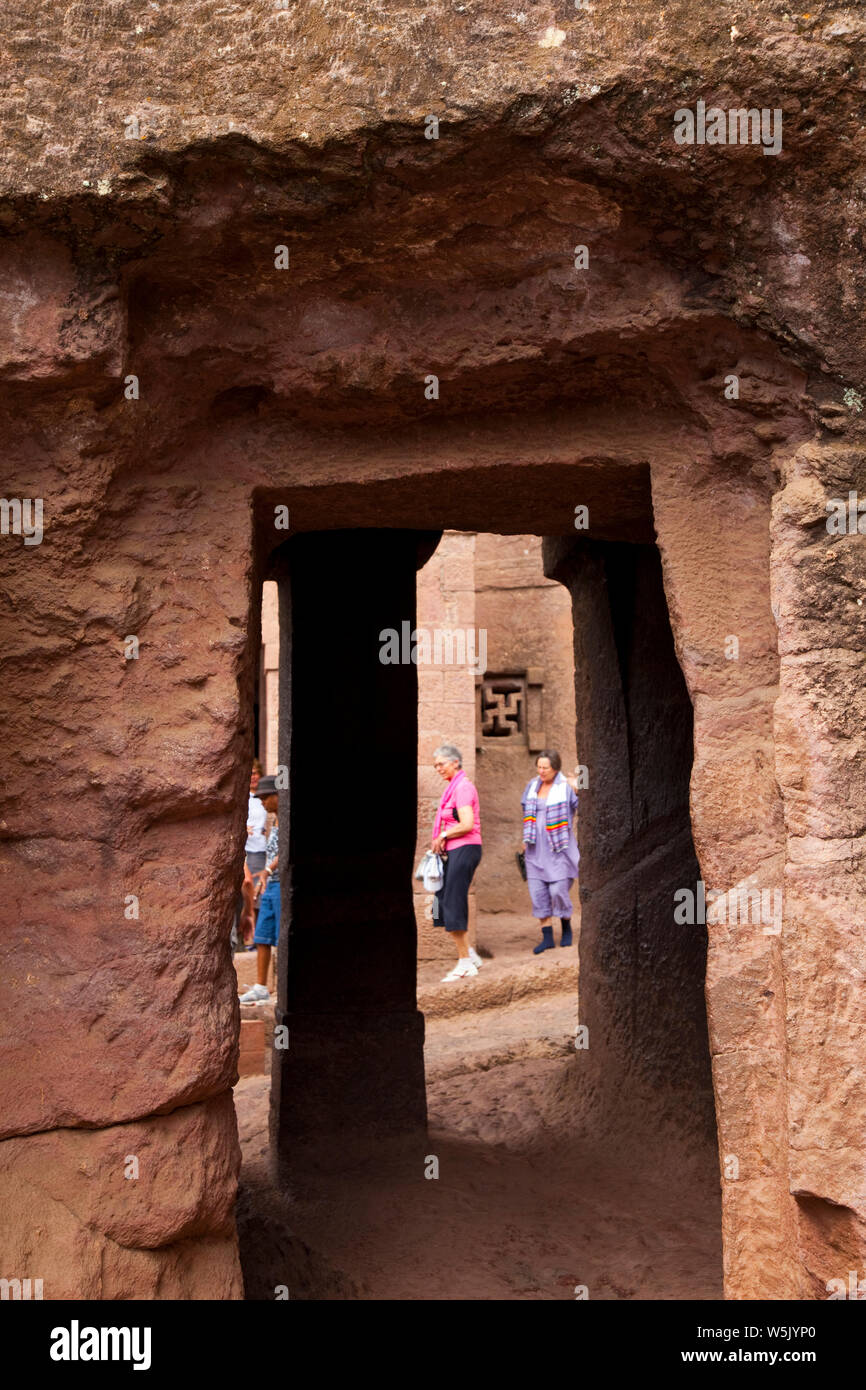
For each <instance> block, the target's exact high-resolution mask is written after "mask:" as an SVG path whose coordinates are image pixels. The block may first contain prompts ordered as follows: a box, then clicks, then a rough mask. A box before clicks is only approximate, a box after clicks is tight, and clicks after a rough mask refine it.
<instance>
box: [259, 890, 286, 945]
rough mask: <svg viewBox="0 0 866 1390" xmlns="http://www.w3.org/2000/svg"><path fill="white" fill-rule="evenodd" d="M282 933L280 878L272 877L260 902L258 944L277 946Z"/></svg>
mask: <svg viewBox="0 0 866 1390" xmlns="http://www.w3.org/2000/svg"><path fill="white" fill-rule="evenodd" d="M279 935H280V880H279V879H278V878H276V879H274V878H272V879H271V880H270V881H269V883H268V886H267V888H266V889H265V891H264V893H262V897H261V902H260V903H259V915H258V917H257V918H256V932H255V936H254V937H253V941H254V942H255V943H256V945H257V946H276V944H277V940H278V938H279Z"/></svg>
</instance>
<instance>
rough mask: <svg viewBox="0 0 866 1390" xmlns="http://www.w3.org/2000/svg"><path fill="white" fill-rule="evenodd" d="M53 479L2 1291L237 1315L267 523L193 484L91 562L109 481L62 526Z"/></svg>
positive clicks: (22, 890)
mask: <svg viewBox="0 0 866 1390" xmlns="http://www.w3.org/2000/svg"><path fill="white" fill-rule="evenodd" d="M68 467H69V465H68V464H67V468H68ZM41 468H42V472H41V474H39V475H38V476H37V478H36V481H35V487H36V489H37V495H39V496H42V497H44V498H45V499H46V512H47V515H48V518H49V526H50V529H49V526H47V527H46V535H45V540H44V544H43V545H41V546H39V547H36V548H35V552H34V551H24V550H23V548H22V549H21V550H18V551H16V550H13V549H12V547H11V545H10V544H7V542H6V541H4V543H3V546H2V547H0V574H2V583H0V590H2V592H3V594H4V595H7V596H8V595H12V594H14V595H15V596H16V598H15V604H16V605H17V604H21V605H23V609H22V610H21V611H26V613H27V621H26V622H22V621H21V619H20V616H16V612H17V608H16V607H14V606H13V608H12V609H11V611H10V612H8V613H3V614H2V619H3V628H4V634H5V636H4V644H5V645H4V656H5V657H6V659H7V661H8V662H9V666H10V670H14V671H15V672H17V673H18V676H17V680H18V683H17V684H16V682H15V680H12V679H11V678H9V679H7V681H6V684H5V687H4V692H3V700H4V703H6V702H8V705H7V713H6V714H5V716H4V730H5V732H4V759H3V760H4V774H5V779H4V781H5V785H4V788H3V792H2V796H0V882H2V885H3V889H2V919H3V924H2V930H0V1036H2V1038H3V1057H2V1065H0V1140H2V1142H0V1251H2V1258H3V1268H2V1269H0V1275H2V1276H3V1277H12V1278H15V1277H18V1278H40V1279H42V1280H43V1283H44V1297H45V1298H46V1299H52V1300H53V1299H67V1298H69V1299H130V1298H153V1299H187V1298H208V1299H226V1298H240V1297H242V1295H243V1286H242V1280H241V1271H240V1263H239V1259H238V1251H237V1239H236V1233H235V1226H234V1200H235V1190H236V1186H237V1174H238V1170H239V1167H240V1147H239V1144H238V1140H237V1125H236V1121H235V1114H234V1106H233V1104H232V1096H231V1087H232V1084H233V1082H234V1079H235V1077H236V1074H237V1068H236V1062H237V1050H238V1004H237V992H236V980H235V975H234V971H233V969H232V963H231V956H230V951H229V931H230V927H231V920H232V911H233V906H234V900H235V895H236V892H237V886H238V883H239V882H240V876H241V863H242V854H243V825H244V820H245V815H246V810H245V808H246V804H247V790H246V787H247V777H248V766H249V759H250V754H251V751H252V749H251V740H250V734H249V720H248V716H249V711H250V708H251V699H250V695H251V687H252V680H251V675H252V669H251V668H252V659H253V654H254V652H255V650H256V648H257V645H258V639H257V630H258V624H257V622H255V621H254V620H253V621H252V622H251V618H252V615H251V612H250V606H249V601H250V534H249V524H248V520H247V518H248V508H247V507H246V505H245V503H244V501H243V500H242V501H241V503H240V504H238V505H237V506H233V505H232V495H231V491H230V489H229V488H227V487H225V486H222V485H220V484H219V483H218V482H214V484H213V486H212V487H211V488H210V489H209V491H208V494H207V497H206V499H202V498H201V496H200V494H198V493H196V492H195V490H192V491H189V490H183V489H180V488H179V489H178V496H179V497H180V498H181V499H183V501H184V503H185V510H183V511H182V513H181V511H180V510H178V515H179V516H180V515H182V517H183V524H182V525H180V524H178V526H177V527H174V526H167V525H166V522H165V510H166V507H167V506H168V505H170V504H169V503H168V502H167V498H171V497H173V496H174V494H173V493H172V492H170V491H169V492H162V491H161V490H159V489H151V490H146V491H144V492H142V490H141V489H140V488H139V487H138V485H137V484H131V485H130V487H129V490H128V491H127V492H124V491H123V489H122V488H120V487H118V492H117V495H116V497H115V499H114V505H115V508H116V510H115V513H114V518H115V519H114V521H113V523H112V525H111V526H110V527H109V526H106V527H105V530H106V534H105V537H104V540H103V542H102V544H101V546H100V547H99V548H98V550H94V549H93V547H92V546H91V545H90V543H89V541H88V536H89V535H90V529H89V528H90V527H91V526H92V525H93V524H94V518H98V517H99V516H100V512H99V505H100V497H101V496H102V495H103V493H104V491H105V484H104V480H103V479H102V478H101V476H98V475H96V474H93V475H91V476H90V477H89V481H88V482H87V483H86V484H85V482H84V481H82V482H81V483H80V484H77V485H76V486H77V487H78V488H79V492H78V495H79V497H80V499H81V510H80V512H79V513H77V514H76V516H75V517H74V518H70V519H69V520H68V522H67V523H66V524H64V523H63V522H62V520H61V519H59V518H58V516H57V511H58V508H59V504H58V503H57V502H56V500H55V499H56V498H57V497H59V495H60V490H61V483H60V481H59V479H58V473H57V472H56V471H55V469H56V461H55V460H54V459H52V458H51V457H50V456H49V455H47V454H46V457H45V458H44V460H43V462H42V464H41ZM13 481H16V482H17V480H15V479H13ZM180 505H181V504H180V502H178V503H177V506H178V508H180ZM73 555H76V556H79V557H80V558H79V561H78V570H77V582H76V584H75V585H74V586H70V583H69V573H70V565H71V560H70V556H73ZM7 566H8V567H9V573H6V567H7ZM13 581H14V582H13ZM2 606H3V604H2V602H0V607H2ZM36 789H39V790H38V791H36Z"/></svg>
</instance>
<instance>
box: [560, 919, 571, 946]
mask: <svg viewBox="0 0 866 1390" xmlns="http://www.w3.org/2000/svg"><path fill="white" fill-rule="evenodd" d="M559 920H560V923H561V925H562V937H561V939H560V942H559V944H560V946H572V945H573V944H574V943H573V941H572V939H571V918H570V917H560V919H559Z"/></svg>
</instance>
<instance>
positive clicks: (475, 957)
mask: <svg viewBox="0 0 866 1390" xmlns="http://www.w3.org/2000/svg"><path fill="white" fill-rule="evenodd" d="M469 959H470V960H471V962H472V964H473V965H474V966H475V969H476V970H480V969H481V967H482V965H483V964H484V961H483V960H482V959H481V957H480V956H479V954H478V952H477V951H476V949H475V947H474V946H470V947H469Z"/></svg>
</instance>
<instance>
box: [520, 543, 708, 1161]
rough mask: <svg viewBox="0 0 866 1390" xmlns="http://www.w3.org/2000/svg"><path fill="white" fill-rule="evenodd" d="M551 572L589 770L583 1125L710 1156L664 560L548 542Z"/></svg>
mask: <svg viewBox="0 0 866 1390" xmlns="http://www.w3.org/2000/svg"><path fill="white" fill-rule="evenodd" d="M545 561H546V565H545V568H546V571H547V573H548V574H551V575H553V576H554V577H555V578H558V579H560V580H561V581H562V582H563V583H565V584H566V585H567V586H568V587H569V588H570V590H571V593H572V601H573V608H574V656H575V661H574V664H575V703H576V713H577V730H578V735H579V738H580V757H581V762H582V763H583V764H585V765H586V767H587V768H588V774H589V786H588V788H587V790H586V791H585V792H583V793H582V795H581V803H580V808H581V820H580V850H581V861H580V870H581V872H580V903H581V936H580V1022H581V1023H582V1024H584V1025H586V1027H587V1029H588V1034H589V1046H588V1050H586V1051H584V1052H583V1053H578V1056H580V1058H581V1067H582V1072H581V1087H582V1093H583V1095H584V1097H585V1099H586V1102H587V1109H586V1120H587V1122H588V1123H589V1124H591V1125H592V1127H593V1128H594V1129H596V1130H597V1129H598V1128H600V1127H602V1126H605V1127H610V1128H611V1129H613V1130H614V1131H618V1132H619V1133H620V1134H625V1135H628V1136H629V1137H630V1138H631V1139H632V1140H633V1141H634V1142H635V1143H636V1144H637V1145H639V1143H640V1139H641V1136H644V1138H646V1135H647V1131H648V1128H652V1129H653V1133H655V1125H656V1123H658V1122H661V1121H663V1122H664V1123H665V1124H669V1123H670V1122H671V1121H672V1122H673V1126H674V1128H675V1130H676V1132H677V1133H679V1134H680V1135H682V1136H684V1137H686V1138H687V1140H688V1141H690V1147H691V1148H692V1150H693V1151H697V1150H698V1149H700V1150H701V1151H702V1152H703V1153H704V1155H705V1156H706V1153H707V1151H708V1150H711V1149H712V1147H713V1146H714V1144H715V1130H714V1123H713V1103H712V1086H711V1079H710V1061H709V1044H708V1040H707V1021H706V1011H705V1005H704V971H705V962H706V929H705V928H703V927H701V926H696V925H681V926H678V925H677V924H676V923H675V922H674V917H673V911H674V893H675V891H676V890H677V889H678V888H681V887H686V888H688V887H692V888H693V887H694V885H695V882H696V880H697V878H698V872H699V871H698V864H697V859H696V857H695V851H694V846H693V844H692V838H691V830H690V824H689V774H690V771H691V761H692V710H691V704H690V701H689V697H688V693H687V690H686V687H685V682H684V680H683V676H682V672H681V671H680V668H679V666H678V664H677V660H676V656H675V653H674V645H673V639H672V635H671V629H670V624H669V622H668V616H667V609H666V607H665V599H664V592H663V588H662V578H661V566H660V563H659V557H658V554H657V552H656V550H655V548H654V547H652V546H641V545H620V544H609V543H598V542H577V541H575V542H546V543H545ZM653 1115H654V1116H655V1120H652V1119H651V1118H650V1116H653ZM709 1161H710V1162H711V1161H712V1157H710V1159H709Z"/></svg>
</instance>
